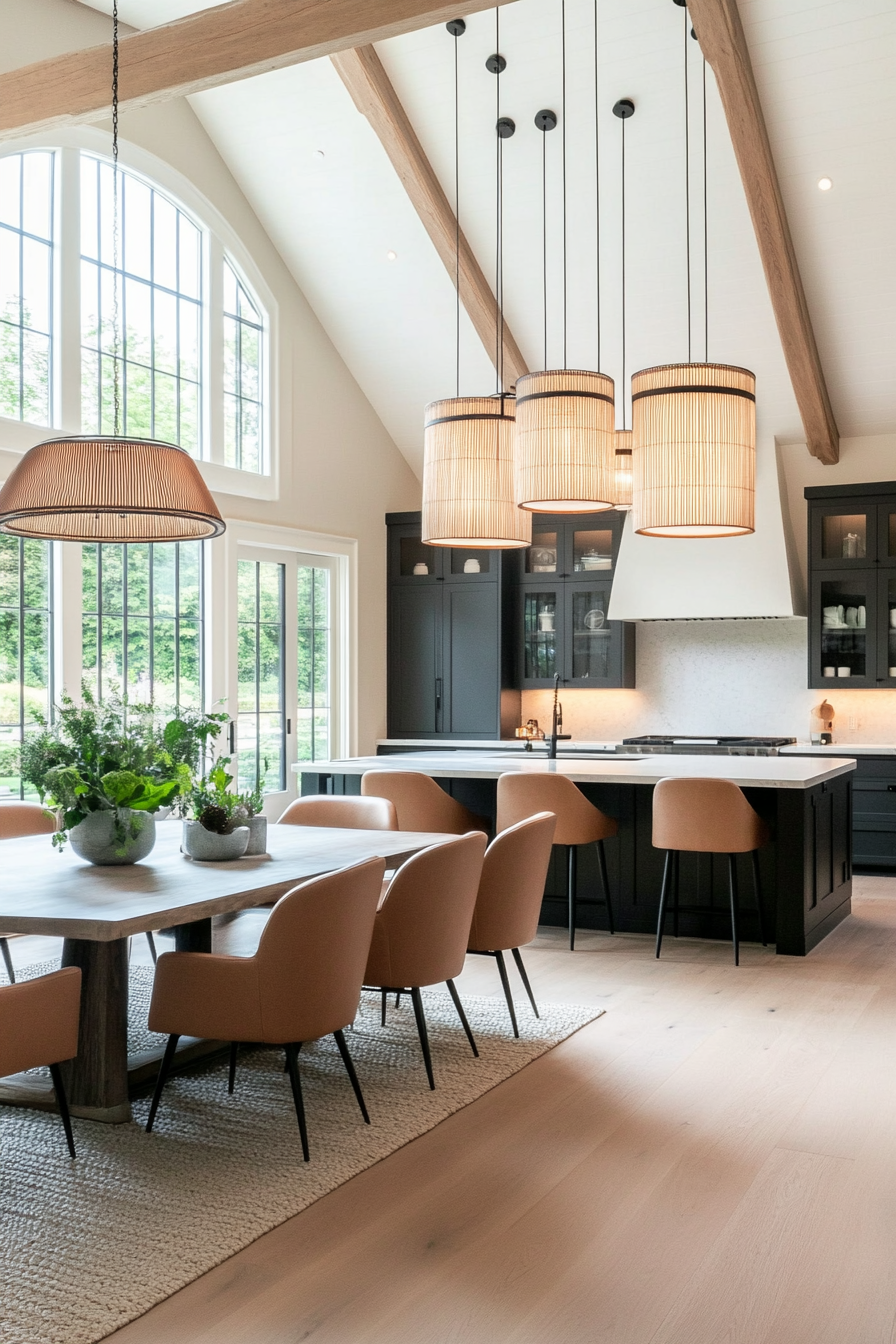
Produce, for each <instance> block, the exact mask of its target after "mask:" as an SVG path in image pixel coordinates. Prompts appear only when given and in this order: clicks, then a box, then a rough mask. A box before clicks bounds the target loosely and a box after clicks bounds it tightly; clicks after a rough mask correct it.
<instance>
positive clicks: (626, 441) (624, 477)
mask: <svg viewBox="0 0 896 1344" xmlns="http://www.w3.org/2000/svg"><path fill="white" fill-rule="evenodd" d="M615 485H616V508H617V509H618V510H619V511H620V513H624V512H625V511H626V510H627V509H630V508H631V506H632V431H631V430H630V429H617V431H616V473H615Z"/></svg>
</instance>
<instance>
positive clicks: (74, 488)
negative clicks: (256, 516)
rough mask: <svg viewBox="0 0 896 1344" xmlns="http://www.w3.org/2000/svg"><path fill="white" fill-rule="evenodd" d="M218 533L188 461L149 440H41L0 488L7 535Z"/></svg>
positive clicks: (98, 537)
mask: <svg viewBox="0 0 896 1344" xmlns="http://www.w3.org/2000/svg"><path fill="white" fill-rule="evenodd" d="M223 531H224V520H223V519H222V517H221V515H220V513H219V512H218V508H217V505H216V504H215V501H214V500H213V498H212V496H211V492H210V491H209V489H208V487H207V486H206V484H205V482H204V481H203V479H202V477H201V475H200V474H199V469H198V467H197V466H196V463H195V462H194V461H193V459H192V458H191V457H190V456H189V454H187V453H186V452H184V450H183V449H182V448H178V447H177V446H176V445H175V444H171V443H158V442H155V441H154V440H151V439H120V438H99V437H93V438H90V437H85V438H59V439H48V440H47V441H46V442H45V443H39V444H37V445H36V447H34V448H31V449H30V450H29V451H28V452H27V453H26V454H25V456H24V457H23V458H22V460H21V462H19V463H18V465H17V466H16V467H15V469H14V470H13V472H12V474H11V475H10V476H9V478H8V479H7V481H6V483H5V485H4V486H3V488H2V490H0V532H6V533H9V534H10V535H12V536H14V537H33V538H44V539H47V540H51V541H113V542H114V541H196V540H199V539H202V538H204V537H217V536H220V535H221V533H222V532H223Z"/></svg>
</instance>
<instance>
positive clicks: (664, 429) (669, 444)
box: [632, 0, 756, 537]
mask: <svg viewBox="0 0 896 1344" xmlns="http://www.w3.org/2000/svg"><path fill="white" fill-rule="evenodd" d="M675 2H676V4H677V3H679V2H680V0H675ZM682 3H683V0H682ZM684 17H685V29H684V70H685V79H684V91H685V98H684V111H685V165H686V168H685V192H686V198H687V204H686V219H687V262H688V264H687V279H688V362H687V364H666V365H661V366H659V367H657V368H653V369H642V370H641V372H640V373H637V374H635V376H634V377H633V379H632V426H633V430H634V454H633V463H634V491H633V499H634V502H633V515H634V525H635V531H636V532H640V533H642V534H643V535H646V536H653V537H738V536H744V535H745V534H747V533H750V532H752V531H753V530H754V527H755V521H754V519H755V476H756V379H755V377H754V375H753V374H752V373H750V371H749V370H748V369H742V368H737V367H734V366H732V365H728V364H711V363H710V362H709V358H708V345H709V339H708V337H709V299H708V286H707V280H708V251H707V237H708V231H707V209H706V201H707V194H706V187H707V180H706V63H705V61H704V64H703V107H702V110H703V226H704V227H703V265H704V351H705V355H704V357H705V360H706V362H705V363H703V364H695V363H692V362H691V266H690V260H691V239H690V182H689V171H690V134H689V108H688V32H689V20H688V16H687V10H686V9H685V15H684ZM690 31H691V33H692V34H693V30H690Z"/></svg>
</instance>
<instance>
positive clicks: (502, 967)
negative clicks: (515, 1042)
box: [495, 952, 520, 1036]
mask: <svg viewBox="0 0 896 1344" xmlns="http://www.w3.org/2000/svg"><path fill="white" fill-rule="evenodd" d="M495 961H496V962H497V963H498V974H499V975H500V977H501V984H502V985H503V987H504V997H505V999H506V1000H507V1011H508V1012H509V1013H510V1021H511V1024H512V1026H513V1034H514V1036H519V1034H520V1032H519V1027H518V1026H517V1025H516V1013H515V1012H514V1010H513V995H512V994H511V993H510V981H509V980H508V979H507V966H506V963H505V961H504V953H503V952H496V953H495Z"/></svg>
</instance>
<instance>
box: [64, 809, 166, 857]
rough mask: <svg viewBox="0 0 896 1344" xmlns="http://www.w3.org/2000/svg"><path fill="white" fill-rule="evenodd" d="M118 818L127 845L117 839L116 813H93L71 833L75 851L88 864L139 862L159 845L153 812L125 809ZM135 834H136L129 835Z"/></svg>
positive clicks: (69, 836) (70, 836) (70, 837)
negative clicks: (134, 832)
mask: <svg viewBox="0 0 896 1344" xmlns="http://www.w3.org/2000/svg"><path fill="white" fill-rule="evenodd" d="M119 816H120V817H121V820H122V822H123V823H124V828H125V831H126V833H127V835H126V839H125V841H124V844H122V843H121V842H120V841H119V840H116V838H115V832H114V823H115V813H114V812H91V813H90V815H89V816H86V817H85V818H84V820H83V821H79V822H78V825H77V826H73V827H72V829H71V830H70V831H69V833H68V838H69V840H70V841H71V845H72V849H73V850H74V851H75V853H76V854H77V856H78V858H79V859H86V860H87V862H88V863H95V864H116V863H139V862H140V860H141V859H145V858H146V856H147V854H148V853H149V852H150V850H151V849H152V847H153V845H154V844H155V842H156V819H155V817H154V816H153V815H152V813H151V812H137V811H134V810H133V809H132V808H129V807H128V808H122V809H121V811H120V813H119ZM132 830H134V831H136V835H133V836H132V835H131V834H130V832H131V831H132Z"/></svg>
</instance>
